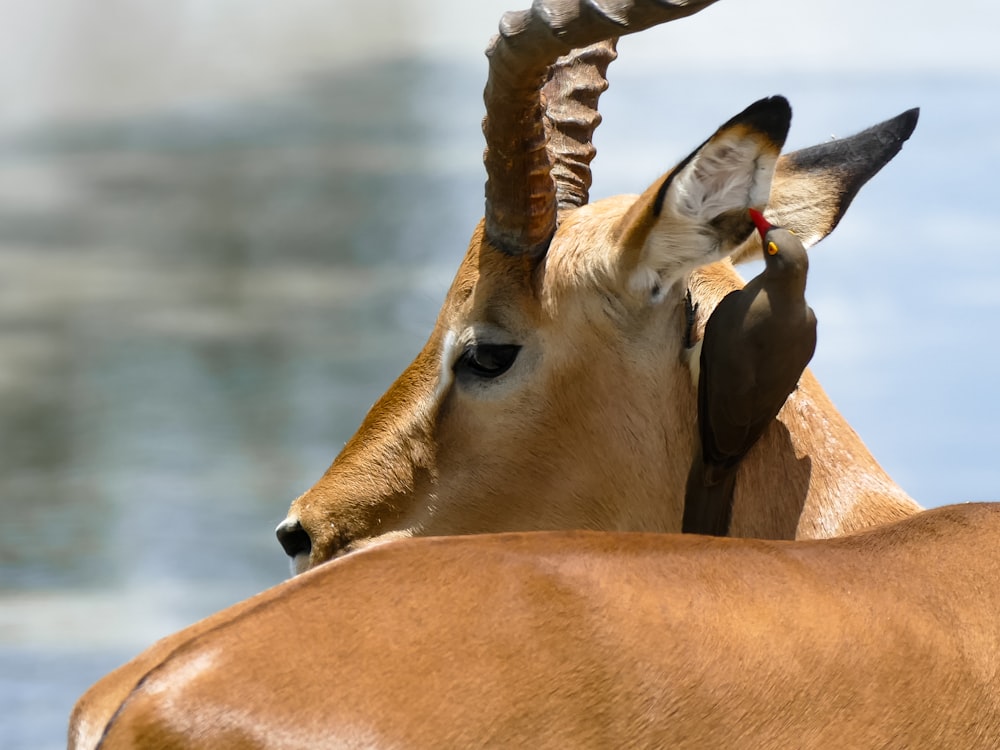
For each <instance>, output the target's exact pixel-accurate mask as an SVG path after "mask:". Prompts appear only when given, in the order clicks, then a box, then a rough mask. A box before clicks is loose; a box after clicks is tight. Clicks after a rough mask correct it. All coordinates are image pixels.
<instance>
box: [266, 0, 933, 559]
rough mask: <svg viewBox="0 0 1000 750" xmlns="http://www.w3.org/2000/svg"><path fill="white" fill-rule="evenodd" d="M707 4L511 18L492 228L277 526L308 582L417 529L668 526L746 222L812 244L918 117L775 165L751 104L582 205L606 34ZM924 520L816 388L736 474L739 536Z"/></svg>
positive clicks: (772, 104)
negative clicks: (707, 352)
mask: <svg viewBox="0 0 1000 750" xmlns="http://www.w3.org/2000/svg"><path fill="white" fill-rule="evenodd" d="M711 2H712V0H704V1H695V0H692V1H685V0H675V1H674V2H667V1H665V0H659V1H654V0H647V1H645V2H642V1H639V2H631V1H630V2H626V1H625V0H606V1H605V2H599V3H581V2H579V0H561V1H558V2H557V1H555V0H553V1H552V2H548V3H545V2H536V3H535V4H534V6H533V8H532V9H531V10H530V11H523V12H518V13H508V14H507V15H505V16H504V18H503V20H502V22H501V25H500V34H499V35H498V36H497V37H495V38H494V39H493V40H492V42H491V44H490V46H489V48H488V49H487V56H488V58H489V77H488V82H487V85H486V90H485V101H486V111H487V114H486V118H485V120H484V123H483V131H484V134H485V137H486V143H487V148H486V152H485V157H484V161H485V165H486V171H487V182H486V215H485V218H484V219H483V220H482V222H480V224H479V226H478V227H476V229H475V231H474V232H473V235H472V240H471V242H470V244H469V248H468V250H467V252H466V255H465V259H464V260H463V261H462V264H461V266H460V267H459V270H458V273H457V275H456V276H455V279H454V281H453V283H452V285H451V288H450V289H449V291H448V293H447V296H446V298H445V301H444V305H443V306H442V309H441V312H440V314H439V316H438V319H437V322H436V324H435V326H434V329H433V331H432V332H431V335H430V338H429V340H428V341H427V344H426V345H425V346H424V348H423V350H422V351H421V352H420V354H419V355H417V358H416V359H415V360H414V361H413V363H412V364H411V365H410V366H409V367H407V368H406V370H405V371H404V372H403V373H402V374H401V375H400V376H399V378H398V379H397V380H396V382H395V383H394V384H393V385H392V386H391V387H390V388H389V390H388V391H387V392H386V394H385V395H384V396H382V398H381V399H379V400H378V401H377V403H376V404H375V405H374V406H373V407H372V409H371V411H370V412H369V413H368V415H367V417H366V418H365V420H364V422H363V424H362V425H361V427H360V429H359V430H358V432H357V433H356V434H355V435H354V437H352V438H351V439H350V441H349V442H348V443H347V444H346V446H345V447H344V449H343V450H342V451H341V453H340V455H339V456H337V458H336V459H335V461H334V462H333V465H332V466H331V467H330V468H329V470H328V471H327V472H326V474H325V475H324V476H323V477H322V478H321V479H320V480H319V481H318V482H317V483H316V484H315V486H313V487H312V488H311V489H310V490H309V491H308V492H306V493H305V494H304V495H302V496H301V497H299V498H298V499H297V500H296V501H295V502H294V503H293V504H292V507H291V510H290V512H289V515H288V517H287V519H286V520H285V521H284V522H282V524H280V525H279V527H278V530H277V533H278V537H279V540H280V541H281V543H282V546H283V547H284V549H285V551H286V552H287V553H288V555H289V556H290V557H291V558H292V559H293V567H294V568H295V569H296V570H297V571H299V572H301V571H303V570H305V569H307V568H309V567H312V566H314V565H317V564H319V563H321V562H324V561H326V560H328V559H331V558H332V557H335V556H337V555H340V554H343V553H345V552H349V551H351V550H354V549H358V548H360V547H362V546H366V545H369V544H372V543H375V542H380V541H387V540H390V539H393V538H397V537H404V536H413V535H448V534H463V533H477V532H495V531H505V530H533V529H560V528H592V529H617V530H627V529H635V530H654V531H679V530H680V526H681V515H682V510H683V495H684V479H685V477H686V473H687V468H688V465H689V462H690V459H691V455H692V450H693V446H694V440H695V420H696V407H695V393H694V389H693V386H692V383H691V377H690V373H689V369H688V364H687V358H686V352H687V347H688V345H689V344H690V343H691V337H692V336H694V337H695V338H697V337H698V336H699V335H700V331H701V329H702V327H703V325H704V321H705V319H706V318H707V316H708V315H709V314H710V313H711V310H712V309H713V307H714V305H715V304H716V303H717V302H718V300H719V299H721V297H722V296H724V295H725V294H726V293H727V292H728V291H730V290H731V289H734V288H737V287H738V286H739V285H740V284H741V281H740V278H739V276H738V275H737V274H736V272H735V271H734V270H733V268H732V264H731V263H730V262H729V260H728V259H729V258H730V257H733V258H737V259H743V258H747V257H751V256H753V255H754V254H755V253H759V250H760V247H759V239H758V238H756V237H755V236H754V235H753V234H752V231H751V230H752V224H751V223H750V222H749V220H748V218H747V210H746V209H747V208H748V207H756V208H764V207H765V206H767V215H768V216H769V217H770V218H771V219H772V220H773V221H774V223H776V224H780V225H782V226H786V227H789V228H791V229H793V230H795V231H796V232H797V233H798V234H799V235H800V237H802V238H803V240H804V242H805V243H806V244H807V245H811V244H814V243H815V242H816V241H818V240H819V239H821V238H822V237H823V236H825V235H826V234H827V233H828V232H829V231H830V230H832V229H833V227H834V226H835V225H836V223H837V222H838V221H839V219H840V217H841V216H842V215H843V212H844V211H845V210H846V208H847V206H848V204H849V203H850V201H851V199H852V198H853V197H854V195H855V194H856V193H857V191H858V190H859V189H860V187H861V186H862V185H863V184H864V182H866V181H867V180H868V179H869V178H870V177H871V176H872V175H874V174H875V172H877V171H878V170H879V169H880V168H881V167H882V166H883V165H884V164H885V163H886V162H887V161H888V160H889V159H891V158H892V157H893V156H894V155H895V154H896V152H897V151H898V150H899V148H900V147H901V145H902V142H903V141H904V140H905V139H906V138H907V137H908V136H909V134H910V132H911V131H912V129H913V127H914V125H915V122H916V113H915V111H912V112H909V113H905V114H904V115H901V116H900V117H897V118H895V119H893V120H890V121H888V122H886V123H883V124H882V125H879V126H876V127H875V128H871V129H869V130H867V131H864V132H863V133H860V134H858V135H857V136H854V137H852V138H850V139H846V140H843V141H836V142H832V143H828V144H824V145H822V146H818V147H814V148H812V149H806V150H804V151H800V152H795V153H792V154H788V155H785V156H782V157H780V158H779V152H780V150H781V147H782V145H783V143H784V140H785V136H786V134H787V131H788V127H789V122H790V118H791V110H790V108H789V106H788V103H787V102H786V101H785V100H784V99H783V98H781V97H772V98H768V99H762V100H760V101H757V102H756V103H754V104H751V105H750V106H749V107H747V108H746V109H745V110H743V111H742V112H741V113H740V114H738V115H736V116H735V117H733V118H732V119H730V120H729V121H728V122H726V123H725V124H724V125H722V126H721V127H720V128H719V129H718V130H717V131H716V132H715V133H714V134H713V135H711V136H710V137H709V138H708V139H707V140H706V141H705V142H704V143H702V144H701V145H700V146H699V147H698V148H696V149H695V150H694V151H693V152H692V153H690V154H689V155H688V156H687V157H685V158H684V159H682V160H681V161H680V162H679V163H678V164H677V166H676V167H674V168H673V169H671V170H670V171H668V172H666V173H665V174H664V175H663V176H662V177H660V178H659V179H658V180H656V181H655V182H654V183H653V184H652V185H650V186H649V187H648V189H646V191H645V192H644V193H642V194H641V195H638V196H636V195H623V196H618V197H614V198H609V199H605V200H601V201H597V202H594V203H588V191H589V187H590V182H591V178H590V171H589V164H590V161H591V159H592V158H593V156H594V154H595V151H594V147H593V145H592V136H593V133H594V130H595V128H596V127H597V125H598V124H599V123H600V115H599V114H598V111H597V101H598V98H599V96H600V94H601V93H602V92H603V91H604V90H605V88H606V87H607V81H606V79H605V75H606V71H607V67H608V65H609V63H610V62H611V61H612V60H613V59H614V58H615V56H616V52H615V41H616V40H615V38H614V37H615V36H617V35H620V34H626V33H632V32H634V31H638V30H641V29H644V28H648V27H649V26H652V25H654V24H657V23H661V22H665V21H669V20H673V19H675V18H679V17H682V16H686V15H689V14H691V13H694V12H696V11H697V10H700V9H701V8H703V7H705V6H707V5H709V4H710V3H711ZM719 261H722V262H719ZM691 299H693V302H694V304H689V300H691ZM765 454H766V455H767V456H768V467H769V468H767V469H765V468H764V466H763V464H762V462H761V461H760V458H759V457H760V456H761V455H765ZM916 508H917V506H916V505H915V504H914V503H913V501H912V500H910V499H909V498H908V497H906V496H905V495H904V494H903V493H902V491H901V490H900V489H899V488H898V487H897V486H896V485H895V484H894V483H892V481H891V480H890V479H889V478H888V477H887V476H886V475H885V474H884V473H883V472H882V470H881V469H880V468H879V467H878V465H877V464H876V463H875V462H874V460H873V459H871V457H870V455H869V454H868V453H867V451H866V450H865V449H864V446H863V445H862V444H861V443H860V441H859V440H858V438H857V436H856V435H855V434H854V433H853V431H852V430H851V429H850V427H849V426H848V425H847V424H846V423H845V422H844V421H843V419H842V418H841V417H840V415H839V414H837V413H836V411H835V410H834V409H833V407H832V406H831V405H830V404H829V402H828V401H827V400H826V397H825V395H824V394H823V392H822V389H820V388H819V385H818V384H817V383H816V382H815V380H813V379H812V376H811V375H809V374H808V373H807V374H806V376H804V378H803V381H802V384H801V385H800V388H799V390H798V391H797V393H796V394H795V396H793V398H792V399H790V401H789V404H788V405H786V407H785V409H784V410H783V412H782V415H781V421H780V423H778V424H776V425H775V426H774V428H773V429H772V430H770V431H769V432H768V434H767V435H765V437H764V439H762V440H761V442H760V443H759V444H758V445H757V446H756V447H755V449H754V450H753V451H751V453H750V455H748V456H747V459H746V461H745V465H744V467H742V468H741V474H740V478H739V480H738V483H737V495H736V505H735V508H734V513H733V523H732V531H733V533H734V534H737V535H755V536H770V537H792V536H795V535H799V536H823V535H827V534H832V533H837V532H840V531H844V530H847V529H850V528H856V527H859V526H863V525H867V524H869V523H873V522H877V521H882V520H889V519H890V518H895V517H899V516H901V515H905V514H907V513H910V512H912V511H913V510H915V509H916Z"/></svg>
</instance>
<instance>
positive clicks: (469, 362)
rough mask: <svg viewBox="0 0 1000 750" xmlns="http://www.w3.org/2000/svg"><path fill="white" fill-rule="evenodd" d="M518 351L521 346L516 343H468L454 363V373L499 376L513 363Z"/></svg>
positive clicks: (482, 376)
mask: <svg viewBox="0 0 1000 750" xmlns="http://www.w3.org/2000/svg"><path fill="white" fill-rule="evenodd" d="M519 351H521V347H520V346H518V345H517V344H470V345H469V346H467V347H466V348H465V351H464V352H462V356H460V357H459V358H458V361H457V362H456V363H455V374H456V375H460V374H462V373H463V372H464V373H469V374H470V375H475V376H476V377H479V378H497V377H500V376H501V375H503V374H504V373H505V372H507V370H509V369H510V366H511V365H512V364H514V360H515V359H517V353H518V352H519Z"/></svg>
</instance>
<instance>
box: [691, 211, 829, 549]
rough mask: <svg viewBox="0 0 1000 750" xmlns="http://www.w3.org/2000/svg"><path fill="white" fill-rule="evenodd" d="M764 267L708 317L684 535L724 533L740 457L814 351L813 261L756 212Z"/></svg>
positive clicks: (794, 239)
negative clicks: (809, 286) (809, 284)
mask: <svg viewBox="0 0 1000 750" xmlns="http://www.w3.org/2000/svg"><path fill="white" fill-rule="evenodd" d="M750 214H751V217H752V218H753V220H754V223H755V224H756V225H757V229H758V231H759V232H760V235H761V239H762V240H763V246H764V261H765V268H764V270H763V271H762V272H761V273H760V274H759V275H758V276H756V277H755V278H753V279H751V280H750V282H749V283H748V284H747V285H746V286H745V287H744V288H743V289H740V290H738V291H734V292H730V293H729V294H728V295H726V297H725V298H723V300H722V302H720V303H719V305H718V307H716V308H715V311H714V312H713V313H712V315H711V317H710V318H709V319H708V323H707V324H706V326H705V335H704V339H703V341H702V348H701V358H700V373H699V377H698V432H699V436H700V440H699V444H698V448H697V450H696V453H695V457H694V460H693V461H692V465H691V471H690V473H689V474H688V481H687V489H686V493H685V500H684V520H683V526H682V528H683V531H684V532H685V533H694V534H713V535H716V536H725V535H726V534H728V533H729V523H730V519H731V516H732V509H733V489H734V487H735V484H736V471H737V468H738V466H739V463H740V460H741V459H742V458H743V456H744V455H746V453H747V451H749V450H750V448H751V447H752V446H753V444H754V443H755V442H757V440H758V438H760V436H761V435H762V434H763V432H764V430H765V429H766V428H767V426H768V425H769V424H770V423H771V420H773V419H774V418H775V417H776V416H777V414H778V411H779V410H780V409H781V407H782V405H783V404H784V403H785V399H787V398H788V394H790V393H791V392H792V391H793V390H795V387H796V385H797V384H798V382H799V378H800V377H801V376H802V371H803V370H804V369H805V367H806V365H807V364H808V363H809V360H810V359H811V358H812V355H813V352H814V351H815V349H816V316H815V315H814V314H813V311H812V308H810V307H809V305H808V304H807V303H806V299H805V289H806V275H807V272H808V269H809V259H808V256H807V255H806V250H805V248H804V247H803V245H802V242H801V241H800V240H799V238H798V237H796V236H795V235H794V234H793V233H792V232H790V231H788V230H787V229H781V228H780V227H774V226H771V225H770V224H769V223H768V222H767V220H766V219H765V218H764V217H763V216H762V215H761V214H760V213H758V212H757V211H754V210H753V209H751V211H750Z"/></svg>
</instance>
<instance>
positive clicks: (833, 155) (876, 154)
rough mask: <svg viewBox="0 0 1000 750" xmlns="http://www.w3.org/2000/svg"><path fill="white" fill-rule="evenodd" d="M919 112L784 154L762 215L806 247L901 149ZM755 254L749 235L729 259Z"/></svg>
mask: <svg viewBox="0 0 1000 750" xmlns="http://www.w3.org/2000/svg"><path fill="white" fill-rule="evenodd" d="M919 114H920V110H919V109H911V110H907V111H906V112H903V114H901V115H898V116H896V117H893V118H892V119H891V120H886V121H885V122H882V123H879V124H878V125H874V126H872V127H870V128H868V129H867V130H864V131H862V132H860V133H858V134H857V135H852V136H850V137H849V138H841V139H839V140H834V141H829V142H827V143H822V144H820V145H818V146H813V147H811V148H804V149H802V150H801V151H793V152H791V153H789V154H784V155H783V156H782V157H781V158H780V159H778V166H777V168H776V170H775V174H774V181H773V182H772V184H771V197H770V198H769V200H768V207H767V210H765V211H764V215H765V216H766V217H767V218H768V220H769V221H771V223H773V224H776V225H778V226H782V227H786V228H788V229H791V230H792V231H794V232H795V233H796V234H797V235H798V236H799V238H800V239H801V240H802V243H803V244H804V245H805V246H806V247H811V246H812V245H815V244H816V243H817V242H819V241H820V240H821V239H823V238H824V237H826V236H827V235H828V234H829V233H830V232H832V231H833V229H834V227H836V226H837V224H838V223H839V222H840V219H841V217H842V216H843V215H844V213H845V212H846V211H847V207H848V206H850V205H851V201H852V200H854V196H855V195H857V194H858V191H859V190H861V188H862V186H863V185H864V184H865V183H866V182H868V180H870V179H871V178H872V177H874V176H875V175H876V174H877V173H878V171H879V170H880V169H882V167H884V166H885V165H886V164H888V163H889V161H890V160H891V159H892V158H893V157H894V156H895V155H896V154H898V153H899V151H900V149H901V148H903V144H904V143H905V142H906V140H907V139H908V138H909V137H910V134H911V133H913V129H914V128H915V127H916V126H917V118H918V116H919ZM760 254H761V246H760V237H758V236H757V235H756V234H752V235H751V236H750V238H749V239H748V240H747V241H746V242H745V243H744V244H743V245H742V246H741V247H740V249H739V250H738V251H737V252H736V253H734V254H733V261H734V262H736V263H740V262H742V261H746V260H751V259H753V258H756V257H760Z"/></svg>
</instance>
